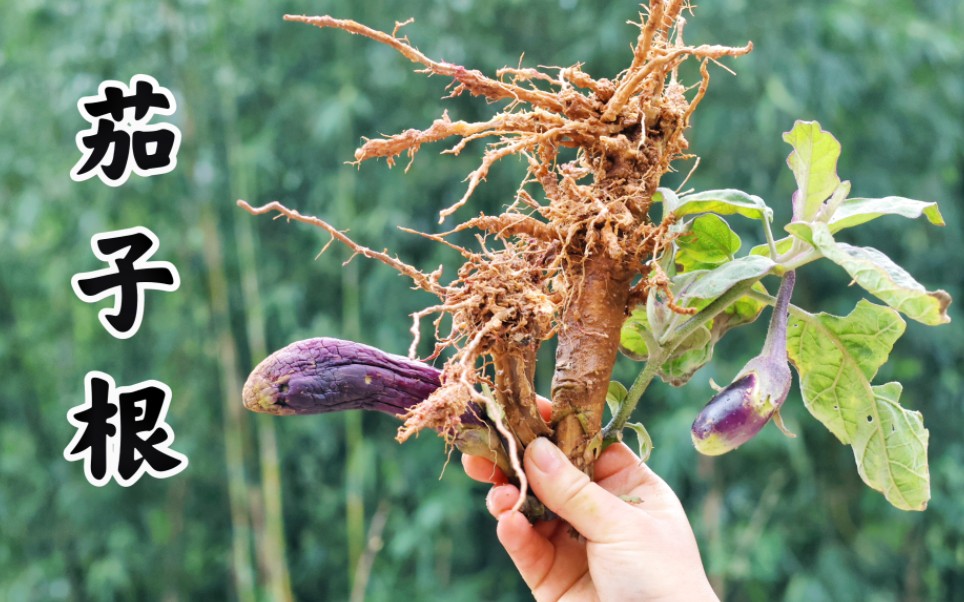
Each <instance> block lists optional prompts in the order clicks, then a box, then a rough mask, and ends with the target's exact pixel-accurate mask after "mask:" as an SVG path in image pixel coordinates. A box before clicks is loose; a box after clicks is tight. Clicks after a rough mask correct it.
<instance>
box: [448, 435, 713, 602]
mask: <svg viewBox="0 0 964 602" xmlns="http://www.w3.org/2000/svg"><path fill="white" fill-rule="evenodd" d="M462 465H463V466H464V468H465V472H466V474H468V475H469V476H470V477H471V478H473V479H475V480H478V481H483V482H489V483H493V484H494V485H495V487H493V488H492V489H491V490H490V491H489V494H488V497H487V498H486V506H487V507H488V509H489V512H490V513H492V515H493V516H495V517H496V518H497V519H498V521H499V524H498V527H497V530H496V532H497V534H498V537H499V541H500V542H501V543H502V545H503V547H505V549H506V552H508V553H509V556H510V557H511V558H512V561H513V562H514V563H515V565H516V568H518V569H519V573H520V574H521V575H522V578H523V579H524V580H525V582H526V584H528V586H529V588H530V589H531V590H532V593H533V595H534V596H535V598H536V600H540V601H541V600H560V599H566V600H604V601H608V600H685V601H696V600H717V597H716V595H715V594H714V593H713V590H712V588H711V587H710V584H709V581H708V580H707V577H706V572H705V571H704V569H703V563H702V561H701V560H700V553H699V549H698V548H697V545H696V538H695V537H694V536H693V530H692V528H691V527H690V524H689V521H688V520H687V518H686V514H685V512H684V511H683V507H682V505H681V504H680V501H679V499H678V498H677V497H676V494H675V493H673V490H672V489H670V488H669V486H668V485H667V484H666V483H665V482H664V481H663V480H662V479H661V478H659V476H658V475H656V473H654V472H653V471H652V470H650V469H649V467H648V466H646V465H645V464H643V463H641V462H640V460H639V458H638V457H637V456H636V454H634V453H633V452H632V450H630V449H629V448H628V447H627V446H626V445H624V444H622V443H617V444H614V445H611V446H610V447H609V448H607V449H606V451H604V452H603V453H602V454H601V455H600V456H599V459H598V460H597V461H596V464H595V469H594V470H595V478H596V482H595V483H593V482H591V481H590V480H589V477H587V476H586V475H585V474H584V473H583V472H582V471H580V470H578V469H577V468H575V467H574V466H573V465H572V464H571V463H570V462H569V460H568V458H566V456H565V455H564V454H563V453H562V452H561V451H560V450H559V448H557V447H556V446H555V445H553V444H552V443H551V442H550V441H549V440H548V439H544V438H539V439H536V440H535V441H533V442H532V443H531V444H530V445H529V446H528V447H527V448H526V451H525V458H524V468H525V472H526V476H527V477H528V480H529V486H530V487H531V488H532V490H533V492H534V493H535V494H536V495H537V496H538V497H539V499H540V500H541V501H542V503H543V504H545V505H546V507H548V508H549V509H550V510H552V511H553V512H555V513H556V514H557V515H558V516H559V517H561V519H562V520H560V519H556V520H551V521H547V522H543V523H539V524H536V525H530V524H529V521H528V520H527V519H526V517H525V516H523V515H522V513H520V512H518V511H513V510H512V506H513V505H514V504H515V502H516V500H517V499H518V496H519V490H518V488H516V487H515V486H513V485H510V484H507V480H506V478H505V476H504V475H503V474H502V473H501V471H499V469H498V468H496V467H495V466H494V465H493V464H492V463H491V462H489V461H488V460H485V459H483V458H479V457H476V456H462ZM620 496H622V497H620ZM625 500H629V501H625ZM567 523H568V524H567ZM569 525H571V526H572V528H573V529H575V531H577V532H578V533H579V534H580V535H581V537H579V538H576V537H574V536H573V535H572V534H571V533H570V529H569Z"/></svg>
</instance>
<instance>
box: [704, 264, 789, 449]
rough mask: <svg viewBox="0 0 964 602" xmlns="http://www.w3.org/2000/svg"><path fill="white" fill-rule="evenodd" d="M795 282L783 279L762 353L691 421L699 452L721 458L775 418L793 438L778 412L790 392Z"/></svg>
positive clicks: (785, 276)
mask: <svg viewBox="0 0 964 602" xmlns="http://www.w3.org/2000/svg"><path fill="white" fill-rule="evenodd" d="M795 281H796V273H795V272H793V271H790V272H787V273H786V274H785V275H784V276H783V282H782V283H781V284H780V290H779V292H778V293H777V298H776V303H774V306H773V316H772V317H771V318H770V329H769V331H768V332H767V338H766V342H765V343H764V345H763V351H762V352H761V353H760V355H758V356H756V357H755V358H753V359H752V360H750V361H749V362H747V364H746V366H744V367H743V369H742V370H740V372H739V373H738V374H737V375H736V378H734V379H733V382H732V383H730V384H729V385H727V386H726V387H724V388H723V389H721V390H720V391H719V392H718V393H717V394H716V395H714V396H713V398H712V399H711V400H710V401H709V403H707V404H706V406H705V407H704V408H703V409H702V410H701V411H700V413H699V415H697V417H696V420H695V421H694V422H693V427H692V428H691V429H690V434H691V436H692V438H693V445H695V446H696V449H697V451H699V452H700V453H702V454H705V455H708V456H718V455H720V454H724V453H726V452H728V451H731V450H733V449H736V448H737V447H739V446H741V445H743V444H744V443H746V442H747V441H749V440H750V439H752V438H753V437H754V436H755V435H756V434H757V433H758V432H760V430H761V429H762V428H763V427H764V426H766V423H767V422H769V421H770V419H771V418H772V419H774V421H775V422H776V424H777V426H778V427H779V428H780V429H781V430H782V431H783V432H784V433H787V434H790V433H789V432H788V431H787V430H786V429H785V428H784V427H783V423H782V421H781V420H780V413H779V412H780V406H782V405H783V402H784V400H786V398H787V394H788V393H789V392H790V382H791V376H790V365H789V362H788V359H787V321H788V318H789V306H790V296H791V295H792V294H793V285H794V282H795Z"/></svg>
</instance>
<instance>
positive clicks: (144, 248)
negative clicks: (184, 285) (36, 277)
mask: <svg viewBox="0 0 964 602" xmlns="http://www.w3.org/2000/svg"><path fill="white" fill-rule="evenodd" d="M90 246H91V248H92V249H93V250H94V255H96V256H97V258H98V259H100V260H101V261H106V262H109V263H110V267H108V268H104V269H101V270H96V271H93V272H83V273H81V274H76V275H74V277H73V278H71V279H70V284H71V286H72V287H73V289H74V293H75V294H76V295H77V296H78V297H80V299H81V300H82V301H85V302H87V303H94V302H97V301H100V300H101V299H104V298H106V297H109V296H111V295H113V296H114V307H113V308H105V309H102V310H101V311H100V313H99V314H98V316H99V318H100V323H101V324H103V326H104V328H106V329H107V331H108V332H109V333H111V335H113V336H114V337H115V338H118V339H129V338H130V337H132V336H134V334H135V333H136V332H137V329H138V328H140V326H141V320H142V319H143V317H144V291H145V289H153V290H159V291H174V290H177V287H178V286H180V284H181V280H180V276H179V275H178V273H177V268H175V267H174V265H173V264H171V263H170V262H168V261H148V259H150V258H151V256H153V255H154V252H155V251H157V247H158V241H157V236H156V235H155V234H154V233H153V232H151V231H150V230H148V229H147V228H144V227H143V226H136V227H134V228H127V229H124V230H115V231H113V232H104V233H101V234H95V235H94V236H93V237H92V238H91V239H90Z"/></svg>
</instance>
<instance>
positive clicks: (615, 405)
mask: <svg viewBox="0 0 964 602" xmlns="http://www.w3.org/2000/svg"><path fill="white" fill-rule="evenodd" d="M627 395H629V391H628V390H626V386H625V385H623V383H621V382H619V381H618V380H611V381H609V389H608V390H607V391H606V405H607V406H609V412H610V413H611V414H612V415H613V416H615V415H616V414H617V413H618V412H619V408H621V407H622V405H623V402H625V401H626V396H627Z"/></svg>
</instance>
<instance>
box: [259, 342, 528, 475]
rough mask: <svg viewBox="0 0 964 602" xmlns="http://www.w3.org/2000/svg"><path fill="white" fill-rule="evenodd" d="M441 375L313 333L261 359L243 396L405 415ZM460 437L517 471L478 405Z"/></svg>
mask: <svg viewBox="0 0 964 602" xmlns="http://www.w3.org/2000/svg"><path fill="white" fill-rule="evenodd" d="M440 376H441V373H440V372H439V370H437V369H436V368H433V367H432V366H429V365H428V364H424V363H422V362H417V361H413V360H410V359H408V358H406V357H402V356H400V355H394V354H391V353H385V352H384V351H382V350H380V349H376V348H375V347H369V346H368V345H362V344H361V343H355V342H352V341H343V340H340V339H333V338H327V337H326V338H315V339H307V340H304V341H298V342H296V343H292V344H290V345H288V346H287V347H284V348H282V349H279V350H278V351H275V352H274V353H272V354H271V355H269V356H268V357H267V358H265V359H264V361H262V362H261V363H260V364H258V365H257V367H255V369H254V370H253V371H252V372H251V374H250V375H249V376H248V380H247V382H245V383H244V390H243V391H242V401H243V403H244V407H246V408H248V409H249V410H252V411H254V412H259V413H262V414H274V415H276V416H296V415H302V414H324V413H327V412H339V411H341V410H374V411H377V412H383V413H385V414H391V415H392V416H396V417H401V416H403V415H404V414H405V413H406V412H407V411H408V410H409V408H412V407H414V406H415V405H416V404H418V403H419V402H421V401H423V400H425V399H426V398H428V396H429V395H431V394H432V392H434V391H435V390H436V389H438V388H439V387H440V386H441V380H440ZM476 410H478V411H479V412H481V409H478V408H476ZM454 443H455V445H456V447H458V448H459V449H460V450H462V451H463V452H465V453H467V454H471V455H475V456H482V457H485V458H488V459H490V460H492V461H493V462H494V463H495V464H496V465H498V466H499V468H501V469H502V470H503V472H505V473H506V474H507V475H511V474H512V468H511V466H510V465H509V462H508V460H507V458H508V456H507V455H506V453H505V449H504V446H503V444H502V441H501V440H500V439H499V437H498V435H497V434H496V431H495V429H494V428H493V427H492V426H491V425H490V424H489V423H488V422H487V421H486V420H485V419H484V418H482V417H480V416H479V415H477V414H476V411H475V410H473V409H470V410H469V411H468V412H466V413H465V414H464V415H463V416H462V426H461V429H460V431H459V433H458V434H457V435H456V437H455V441H454Z"/></svg>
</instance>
